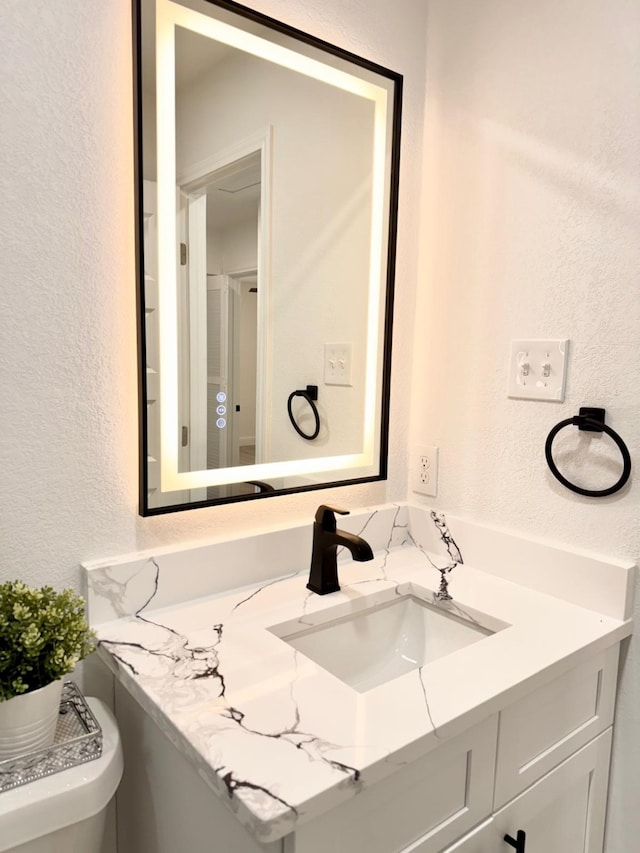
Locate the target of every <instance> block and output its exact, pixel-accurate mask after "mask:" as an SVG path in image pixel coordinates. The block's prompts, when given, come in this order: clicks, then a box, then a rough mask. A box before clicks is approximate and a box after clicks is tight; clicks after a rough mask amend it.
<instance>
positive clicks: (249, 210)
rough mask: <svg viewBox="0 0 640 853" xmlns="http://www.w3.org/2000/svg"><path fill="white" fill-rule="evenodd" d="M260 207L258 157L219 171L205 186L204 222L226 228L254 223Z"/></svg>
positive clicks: (254, 155)
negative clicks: (205, 219) (205, 212)
mask: <svg viewBox="0 0 640 853" xmlns="http://www.w3.org/2000/svg"><path fill="white" fill-rule="evenodd" d="M259 205H260V153H259V152H256V153H255V154H252V155H251V156H250V157H244V158H243V159H242V160H241V161H238V162H237V163H232V164H230V166H228V167H227V168H225V169H221V170H220V173H219V176H218V177H217V178H216V179H215V180H213V181H211V183H209V184H208V185H207V222H208V223H210V224H213V223H215V227H216V228H228V227H229V226H232V225H237V224H238V223H239V222H243V221H245V220H247V219H256V218H257V215H258V208H259Z"/></svg>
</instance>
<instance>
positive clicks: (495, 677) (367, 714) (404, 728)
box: [97, 514, 631, 842]
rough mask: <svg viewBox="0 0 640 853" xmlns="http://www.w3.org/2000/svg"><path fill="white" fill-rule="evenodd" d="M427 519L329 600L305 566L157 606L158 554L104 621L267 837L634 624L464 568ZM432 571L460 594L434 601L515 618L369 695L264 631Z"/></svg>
mask: <svg viewBox="0 0 640 853" xmlns="http://www.w3.org/2000/svg"><path fill="white" fill-rule="evenodd" d="M432 518H433V519H434V521H436V529H437V532H438V537H439V539H438V541H439V542H440V545H441V546H442V547H440V548H438V549H436V548H434V550H433V551H430V550H429V549H428V548H426V547H424V546H423V545H422V544H419V542H418V541H416V538H415V537H412V536H411V535H407V534H406V531H405V534H403V535H402V536H398V535H396V534H397V532H398V529H399V527H398V526H397V525H396V527H395V528H393V529H392V530H391V533H390V535H389V537H388V541H387V542H386V543H385V544H384V546H383V547H379V548H377V549H376V550H375V553H374V560H373V561H371V562H367V563H355V562H348V561H346V562H341V563H340V565H339V576H340V582H341V585H342V589H341V591H340V592H336V593H332V594H331V595H327V596H318V595H316V594H314V593H312V592H310V591H309V590H307V589H306V582H307V578H308V569H305V570H304V571H300V572H298V573H292V574H291V575H289V576H286V577H280V578H277V579H271V580H268V581H266V582H263V583H260V584H255V585H251V586H247V587H244V588H242V589H238V590H235V591H232V592H227V593H219V594H214V595H210V596H204V597H201V598H198V599H197V600H194V601H191V602H189V601H186V602H180V603H178V604H174V605H171V606H165V607H156V608H155V609H154V604H155V602H156V599H157V597H158V596H157V591H158V572H159V569H158V567H157V565H156V564H155V563H154V562H153V561H151V563H149V564H148V572H147V583H148V589H147V592H146V593H145V595H144V596H143V597H142V599H141V600H140V602H139V606H137V607H136V609H135V611H134V612H131V613H129V614H128V615H121V616H120V618H118V619H115V620H113V621H107V622H103V623H102V624H99V625H98V626H97V633H98V637H99V640H100V654H101V656H102V657H103V659H104V660H105V661H106V663H107V664H108V666H109V667H110V668H111V669H112V670H113V671H114V673H115V674H116V675H117V677H118V678H119V679H120V680H121V681H122V682H123V683H124V685H125V686H126V687H127V688H128V689H129V691H130V692H131V693H132V694H133V695H134V697H135V698H136V699H137V700H138V701H139V703H140V704H141V705H142V707H143V708H144V709H145V710H146V711H147V712H148V713H149V714H150V716H151V717H152V718H153V719H154V720H155V721H156V722H157V723H158V724H159V725H160V727H161V728H162V729H163V731H164V732H165V733H166V734H167V736H168V737H169V738H170V739H171V740H172V741H173V742H174V743H175V744H176V746H177V747H178V748H179V749H180V750H181V751H182V752H183V753H184V754H185V755H186V756H187V757H188V758H189V759H190V760H191V761H192V762H193V763H194V764H195V765H196V767H197V769H198V771H199V772H200V774H201V775H202V776H203V777H204V778H205V780H206V781H207V782H208V783H209V785H210V786H211V787H212V788H213V790H214V791H216V792H217V793H218V795H219V796H220V797H221V798H222V799H224V800H225V801H226V802H227V804H228V805H229V807H230V808H231V809H232V810H233V811H234V812H235V814H236V816H237V818H238V819H239V820H240V821H241V823H242V824H244V825H245V826H246V827H247V829H248V830H249V831H250V832H251V833H252V834H253V835H254V836H255V837H256V838H257V839H258V840H260V841H262V842H269V841H274V840H276V839H278V838H280V837H282V836H284V835H286V834H288V833H290V832H292V831H295V828H296V825H297V824H298V823H299V822H302V821H307V820H309V819H312V818H314V817H317V816H319V815H321V814H323V813H324V812H326V811H328V810H329V809H331V808H333V807H335V806H336V805H338V804H339V803H341V802H344V801H346V800H347V799H348V798H349V797H351V796H353V795H355V794H356V793H357V792H358V791H359V790H361V789H362V787H363V786H369V785H373V784H375V783H376V782H377V781H379V780H381V779H382V778H384V777H386V776H388V775H389V774H391V773H393V772H394V770H396V769H397V768H398V767H400V766H402V765H403V764H406V763H407V761H411V760H415V759H417V758H418V757H419V756H421V755H424V754H425V753H427V752H428V751H430V750H431V749H433V748H434V747H436V746H437V745H438V744H440V743H442V742H443V741H445V740H447V739H449V738H451V737H454V736H455V735H456V734H458V733H460V732H461V731H463V730H464V729H466V728H467V727H469V726H471V725H474V724H475V723H477V722H479V721H481V720H482V719H484V718H486V717H487V716H488V715H489V714H491V713H495V712H496V711H498V710H500V709H501V708H503V707H505V706H506V705H507V704H508V703H510V702H511V701H514V700H515V699H517V698H519V697H520V696H522V695H524V694H525V693H526V692H528V691H530V690H532V689H535V687H536V686H537V685H538V684H542V683H544V682H546V681H548V680H550V679H551V678H553V677H555V676H557V675H560V674H561V673H562V672H564V671H566V670H568V669H570V668H571V667H573V666H576V665H577V664H578V663H580V662H581V661H582V660H584V659H586V658H587V657H588V656H590V655H592V654H596V653H597V652H598V651H600V650H601V649H603V648H606V647H607V646H610V645H612V644H613V643H616V642H618V641H619V640H620V639H622V638H623V637H624V636H627V635H628V634H629V633H630V631H631V627H630V622H629V621H628V620H625V619H623V618H614V617H612V616H609V615H604V613H599V612H596V611H595V610H592V609H586V608H584V607H580V606H577V605H576V604H573V603H571V602H569V601H566V600H561V599H560V598H557V597H555V596H553V595H550V594H547V593H544V592H540V591H536V590H534V589H531V588H526V587H525V586H521V585H519V584H515V583H513V582H511V581H509V580H505V579H504V578H502V577H499V576H496V575H493V574H491V573H489V572H487V571H482V570H478V569H476V568H473V567H471V566H470V565H468V564H467V563H466V562H465V563H463V562H462V557H461V554H460V553H459V549H458V548H457V546H456V544H455V541H454V540H453V537H452V536H451V534H450V533H449V530H448V529H447V527H446V522H445V521H444V519H443V518H442V517H440V518H439V517H438V516H436V514H432ZM438 521H439V522H440V524H439V526H438ZM365 526H366V525H365ZM365 533H366V531H365ZM154 565H155V566H156V568H155V570H154V568H153V566H154ZM438 569H439V570H445V571H446V572H447V578H448V579H449V582H450V589H451V592H452V594H453V598H454V600H453V602H451V603H441V604H438V603H436V606H439V607H443V608H445V609H447V608H449V609H451V611H452V612H453V613H456V614H458V615H460V616H462V617H463V618H468V619H471V620H472V621H473V620H476V619H479V620H480V621H481V622H482V621H483V619H484V620H485V621H486V623H487V625H488V627H494V628H495V627H496V626H498V625H499V624H500V623H503V624H505V625H506V626H507V627H504V628H502V629H501V630H498V631H496V632H495V633H493V634H491V635H490V636H487V637H484V638H483V639H482V640H480V641H479V642H476V643H474V644H472V645H469V646H466V647H465V648H463V649H460V650H459V651H456V652H453V653H452V654H449V655H447V656H446V657H442V658H439V659H438V660H435V661H433V662H431V663H428V664H425V665H423V666H420V667H418V668H416V669H414V670H413V671H411V672H408V673H406V674H404V675H401V676H400V677H397V678H395V679H394V680H392V681H389V682H387V683H385V684H381V685H380V686H377V687H374V688H373V689H370V690H367V691H359V690H355V689H353V688H352V687H349V686H348V685H347V684H345V683H343V682H342V681H341V680H339V679H338V678H336V677H334V676H333V675H331V674H330V673H328V672H327V671H325V670H324V669H322V668H321V667H320V666H318V665H316V664H315V663H313V662H312V661H311V660H309V659H308V658H307V657H305V656H304V655H303V654H302V653H300V652H298V651H296V650H295V649H294V648H292V647H291V646H290V645H289V644H288V643H286V642H285V641H284V640H282V639H280V638H279V637H278V636H276V634H275V633H274V632H273V631H272V630H270V629H271V628H272V627H273V626H277V625H280V624H281V623H285V622H291V621H294V622H299V623H300V626H301V627H302V626H310V625H315V624H317V623H319V622H322V621H324V620H326V619H327V618H328V617H329V610H331V609H333V608H336V607H340V610H339V611H338V612H339V613H340V614H342V613H348V612H352V611H354V610H358V609H359V608H364V607H369V606H370V605H371V604H374V603H376V602H381V601H387V600H390V599H391V598H394V597H395V596H397V595H402V594H407V593H411V592H412V591H416V590H418V591H420V590H421V591H423V592H422V593H421V594H424V595H425V596H426V597H431V596H432V595H433V593H434V591H435V590H436V589H437V588H438V583H439V580H440V574H439V571H438ZM154 571H155V574H154ZM103 580H104V578H103ZM481 614H486V618H485V617H483V616H482V615H481Z"/></svg>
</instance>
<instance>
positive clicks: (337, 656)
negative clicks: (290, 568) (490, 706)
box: [271, 594, 506, 692]
mask: <svg viewBox="0 0 640 853" xmlns="http://www.w3.org/2000/svg"><path fill="white" fill-rule="evenodd" d="M335 609H336V610H341V611H342V610H343V609H344V608H343V607H339V608H335ZM327 612H328V613H329V614H330V613H331V610H329V611H325V614H326V613H327ZM329 618H330V617H329ZM294 624H295V625H296V628H297V630H295V631H293V632H291V633H289V632H288V629H289V630H290V629H291V628H292V627H293V625H292V624H291V623H287V624H286V625H278V626H274V627H273V628H272V629H271V630H272V631H273V632H274V633H276V634H277V635H278V636H279V637H280V638H281V639H283V640H284V641H285V642H286V643H289V645H291V646H293V647H294V648H295V649H297V650H298V651H300V652H302V654H303V655H305V656H306V657H308V658H310V659H311V660H312V661H314V662H315V663H317V664H318V665H319V666H321V667H323V669H326V670H327V671H328V672H330V673H332V674H333V675H335V676H336V677H337V678H339V679H341V680H342V681H344V682H345V683H346V684H348V685H350V686H351V687H353V688H354V689H355V690H358V691H360V692H365V691H367V690H371V688H373V687H377V686H378V685H380V684H383V683H385V682H387V681H391V680H392V679H394V678H397V677H398V676H400V675H404V674H405V673H407V672H410V671H411V670H413V669H416V668H417V667H420V666H424V664H427V663H430V662H431V661H434V660H436V659H437V658H441V657H444V656H445V655H449V654H451V653H452V652H455V651H458V650H459V649H462V648H464V647H465V646H468V645H471V643H476V642H478V640H482V639H483V638H484V637H487V636H489V635H491V634H493V633H495V632H494V631H493V630H491V629H489V628H486V627H484V626H482V625H480V624H478V623H477V622H471V621H469V620H468V619H464V618H461V617H460V616H457V615H455V614H453V613H451V612H449V611H448V610H446V609H444V608H442V609H441V608H440V607H439V606H437V605H432V604H428V603H427V602H426V601H423V600H422V599H421V598H419V597H417V596H415V595H412V594H408V595H404V596H402V597H401V598H394V599H393V600H391V601H388V602H385V603H382V604H378V605H376V606H373V607H370V608H367V609H364V610H360V611H359V612H357V613H350V614H349V615H346V616H339V617H338V618H335V619H331V621H326V620H325V621H323V623H322V624H320V625H314V626H313V627H310V628H309V627H306V628H303V629H302V630H300V623H294ZM496 627H498V626H496ZM499 627H503V626H502V625H501V626H499ZM504 627H506V626H504Z"/></svg>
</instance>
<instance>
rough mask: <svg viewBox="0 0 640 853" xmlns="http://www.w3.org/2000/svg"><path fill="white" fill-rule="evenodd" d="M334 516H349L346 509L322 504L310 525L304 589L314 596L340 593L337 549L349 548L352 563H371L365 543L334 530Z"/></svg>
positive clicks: (368, 546) (369, 549)
mask: <svg viewBox="0 0 640 853" xmlns="http://www.w3.org/2000/svg"><path fill="white" fill-rule="evenodd" d="M336 512H337V513H338V514H339V515H349V511H348V510H346V509H340V508H339V507H335V506H325V505H324V504H323V505H321V506H319V507H318V510H317V512H316V517H315V521H314V523H313V549H312V552H311V571H310V573H309V583H308V584H307V589H310V590H311V591H312V592H317V593H318V595H326V594H327V593H329V592H337V591H338V590H339V589H340V584H339V583H338V564H337V561H336V556H337V555H336V552H337V549H338V548H339V547H344V548H348V549H349V551H351V556H352V557H353V559H354V560H356V561H358V562H360V563H364V562H366V561H367V560H373V551H372V550H371V546H370V545H369V543H368V542H366V541H365V540H364V539H362V538H361V537H360V536H356V535H355V534H354V533H347V531H346V530H337V529H336V517H335V515H334V513H336Z"/></svg>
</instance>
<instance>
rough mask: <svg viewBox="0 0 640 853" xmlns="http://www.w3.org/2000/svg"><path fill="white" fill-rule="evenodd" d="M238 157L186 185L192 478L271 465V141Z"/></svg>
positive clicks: (197, 173)
mask: <svg viewBox="0 0 640 853" xmlns="http://www.w3.org/2000/svg"><path fill="white" fill-rule="evenodd" d="M233 154H234V155H235V156H233V157H232V156H231V155H229V156H228V157H226V158H225V157H223V156H220V157H217V158H216V159H215V161H214V160H211V161H209V162H208V163H207V164H200V165H199V167H197V168H194V170H192V171H191V172H190V173H189V174H188V175H187V176H186V177H185V178H183V179H182V180H181V186H182V189H183V191H184V192H185V193H186V194H187V197H188V199H189V202H188V207H189V214H188V231H189V251H188V257H189V262H188V263H189V288H188V289H189V314H190V323H189V338H190V342H189V347H190V351H191V358H190V378H189V384H190V388H191V405H192V431H191V438H192V449H191V460H192V470H202V469H205V468H206V469H209V470H211V469H218V468H226V467H235V466H238V465H240V464H253V463H255V462H259V461H264V458H265V457H264V451H263V448H264V447H265V444H266V442H265V437H264V431H265V418H264V404H263V400H264V398H265V393H264V388H265V386H266V366H267V360H266V359H265V358H264V357H262V358H259V357H258V353H262V352H264V351H265V347H266V346H267V341H268V337H269V336H268V333H267V332H265V324H264V322H263V321H262V322H261V318H262V317H264V316H265V315H266V313H267V302H266V299H267V297H268V289H269V288H268V278H267V277H266V276H264V270H265V269H267V268H268V266H267V264H266V261H265V259H266V253H267V251H268V245H269V240H268V235H267V234H265V231H267V230H268V220H269V217H268V213H265V211H268V199H267V198H265V196H264V193H263V189H264V188H266V187H267V186H268V180H267V178H268V172H266V171H265V165H264V164H265V162H268V159H267V137H263V138H262V144H261V145H257V144H256V140H255V139H254V140H250V141H248V142H247V143H245V144H244V145H239V146H237V147H236V149H235V150H234V152H233ZM238 154H239V155H240V156H238ZM214 163H215V164H216V165H215V168H212V166H213V165H214ZM263 276H264V281H263ZM259 281H260V282H261V283H262V285H263V286H261V287H260V288H259V287H258V282H259ZM241 453H242V459H241V458H240V456H241Z"/></svg>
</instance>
